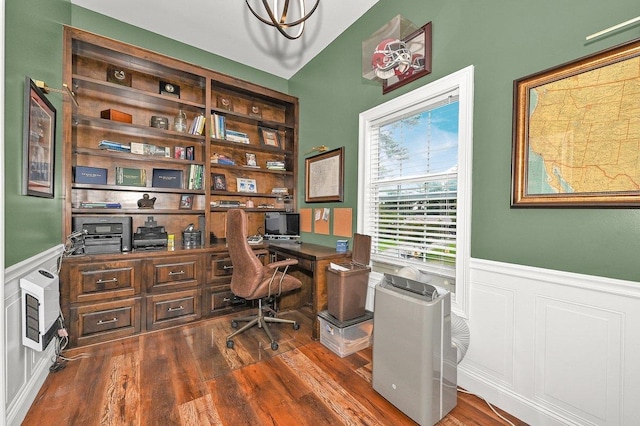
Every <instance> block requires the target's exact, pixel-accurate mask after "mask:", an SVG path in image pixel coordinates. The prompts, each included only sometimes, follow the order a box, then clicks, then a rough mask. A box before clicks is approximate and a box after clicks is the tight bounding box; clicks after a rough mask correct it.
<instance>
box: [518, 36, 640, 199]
mask: <svg viewBox="0 0 640 426" xmlns="http://www.w3.org/2000/svg"><path fill="white" fill-rule="evenodd" d="M639 57H640V40H634V41H631V42H627V43H624V44H621V45H618V46H615V47H613V48H609V49H606V50H602V51H599V52H596V53H594V54H591V55H588V56H584V57H582V58H579V59H576V60H574V61H571V62H568V63H564V64H561V65H559V66H556V67H553V68H549V69H546V70H544V71H540V72H537V73H534V74H531V75H528V76H526V77H522V78H520V79H517V80H515V81H514V83H513V90H514V96H513V102H514V105H513V112H514V116H513V132H512V134H513V146H512V166H511V167H512V173H511V175H512V182H511V190H512V194H511V207H512V208H517V207H542V208H548V207H558V208H566V207H578V208H582V207H614V208H617V207H632V206H633V207H637V206H638V205H640V190H638V187H637V182H638V180H639V179H640V166H638V164H637V162H635V161H630V159H633V158H638V157H639V156H640V147H639V146H638V143H637V142H638V141H637V135H638V134H639V133H640V122H639V121H638V120H637V119H636V117H637V114H636V115H635V116H634V115H633V113H632V112H631V110H630V109H629V106H630V105H636V106H637V105H640V92H638V91H637V90H636V91H633V90H628V88H629V87H640V77H639V76H638V75H637V73H636V74H635V75H632V74H630V73H628V70H629V69H637V64H638V59H639ZM614 93H615V94H617V98H615V100H613V99H612V97H613V96H614V95H612V94H614ZM577 99H579V100H580V102H577V101H576V100H577ZM633 135H636V136H635V138H634V136H633Z"/></svg>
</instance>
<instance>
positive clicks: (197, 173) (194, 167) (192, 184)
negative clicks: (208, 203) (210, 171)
mask: <svg viewBox="0 0 640 426" xmlns="http://www.w3.org/2000/svg"><path fill="white" fill-rule="evenodd" d="M203 174H204V167H203V166H202V164H191V165H190V166H189V181H188V184H187V189H202V187H203V185H202V181H203V177H202V176H203Z"/></svg>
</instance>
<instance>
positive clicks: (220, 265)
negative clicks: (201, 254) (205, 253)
mask: <svg viewBox="0 0 640 426" xmlns="http://www.w3.org/2000/svg"><path fill="white" fill-rule="evenodd" d="M211 271H212V273H213V276H214V277H226V276H231V275H232V274H233V264H232V263H231V258H230V257H229V256H211Z"/></svg>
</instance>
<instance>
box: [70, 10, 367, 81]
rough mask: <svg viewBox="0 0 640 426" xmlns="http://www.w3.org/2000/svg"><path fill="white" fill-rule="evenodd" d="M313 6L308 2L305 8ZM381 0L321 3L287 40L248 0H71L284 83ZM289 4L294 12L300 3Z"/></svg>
mask: <svg viewBox="0 0 640 426" xmlns="http://www.w3.org/2000/svg"><path fill="white" fill-rule="evenodd" d="M268 1H269V4H273V2H272V1H271V0H268ZM283 1H284V0H280V4H282V3H283ZM250 2H251V5H252V7H254V9H255V10H256V11H262V10H263V6H262V1H261V0H250ZM314 2H315V0H306V4H307V10H308V9H309V8H310V7H311V6H312V4H313V3H314ZM377 2H378V0H320V4H319V6H318V9H317V10H316V11H315V13H314V14H313V15H312V16H311V18H309V20H308V21H307V23H306V27H305V30H304V33H303V34H302V36H301V37H300V38H299V39H296V40H288V39H286V38H285V37H283V36H282V35H281V34H280V33H279V32H278V31H277V30H276V29H275V28H273V27H270V26H268V25H266V24H263V23H261V22H260V21H258V19H256V18H255V17H254V16H253V15H252V14H251V12H250V11H249V9H248V7H247V5H246V3H245V1H244V0H187V1H177V0H108V1H105V0H71V3H73V4H74V5H77V6H80V7H84V8H86V9H89V10H92V11H94V12H97V13H100V14H103V15H106V16H109V17H111V18H114V19H117V20H120V21H123V22H126V23H128V24H131V25H135V26H137V27H140V28H143V29H145V30H148V31H152V32H154V33H157V34H161V35H163V36H166V37H169V38H172V39H174V40H178V41H180V42H183V43H186V44H189V45H192V46H195V47H197V48H200V49H203V50H206V51H208V52H211V53H215V54H216V55H220V56H224V57H225V58H228V59H231V60H234V61H237V62H240V63H242V64H245V65H248V66H251V67H254V68H257V69H260V70H263V71H266V72H268V73H270V74H274V75H276V76H279V77H282V78H285V79H289V78H290V77H291V76H293V75H294V74H295V73H296V72H297V71H298V70H300V68H302V67H303V66H304V65H305V64H306V63H307V62H309V61H310V60H311V59H312V58H313V57H314V56H316V55H317V54H318V53H320V52H321V51H322V50H323V49H324V48H325V47H326V46H327V45H328V44H330V43H331V42H332V41H333V40H335V39H336V38H337V37H338V36H339V35H340V34H341V33H342V32H343V31H344V30H345V29H347V28H348V27H349V26H350V25H351V24H352V23H353V22H355V21H356V20H358V18H360V16H362V15H363V14H364V13H365V12H366V11H367V10H369V9H370V8H371V7H372V6H373V5H374V4H376V3H377ZM291 3H292V5H291V6H290V7H291V8H293V7H294V6H293V4H294V3H295V4H297V0H291ZM263 16H265V17H266V16H267V15H266V13H264V14H263ZM290 16H291V13H290Z"/></svg>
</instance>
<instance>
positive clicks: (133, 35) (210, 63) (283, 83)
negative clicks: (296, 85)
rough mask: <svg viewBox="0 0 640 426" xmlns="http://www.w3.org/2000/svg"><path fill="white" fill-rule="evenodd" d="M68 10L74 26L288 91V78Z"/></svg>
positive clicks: (91, 14)
mask: <svg viewBox="0 0 640 426" xmlns="http://www.w3.org/2000/svg"><path fill="white" fill-rule="evenodd" d="M71 14H72V17H71V25H72V26H74V27H76V28H80V29H83V30H86V31H90V32H93V33H96V34H100V35H103V36H105V37H111V38H113V39H116V40H119V41H122V42H125V43H129V44H133V45H134V46H139V47H143V48H145V49H149V50H151V51H154V52H158V53H162V54H165V55H168V56H171V57H173V58H177V59H181V60H183V61H186V62H189V63H191V64H195V65H199V66H203V67H205V68H208V69H211V70H214V71H218V72H221V73H224V74H228V75H232V76H234V77H236V78H239V79H241V80H246V81H250V82H252V83H256V84H260V85H262V86H266V87H269V88H271V89H274V90H278V91H280V92H284V93H287V91H288V82H287V80H285V79H283V78H280V77H276V76H274V75H272V74H269V73H266V72H264V71H260V70H257V69H255V68H251V67H247V66H245V65H242V64H239V63H238V62H234V61H231V60H229V59H226V58H224V57H222V56H218V55H212V54H210V53H208V52H205V51H203V50H201V49H198V48H196V47H193V46H190V45H187V44H184V43H180V42H178V41H175V40H172V39H170V38H166V37H162V36H160V35H158V34H156V33H152V32H150V31H146V30H143V29H141V28H138V27H135V26H133V25H129V24H126V23H124V22H122V21H118V20H115V19H111V18H108V17H106V16H104V15H101V14H99V13H95V12H93V11H90V10H88V9H85V8H82V7H79V6H72V8H71Z"/></svg>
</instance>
